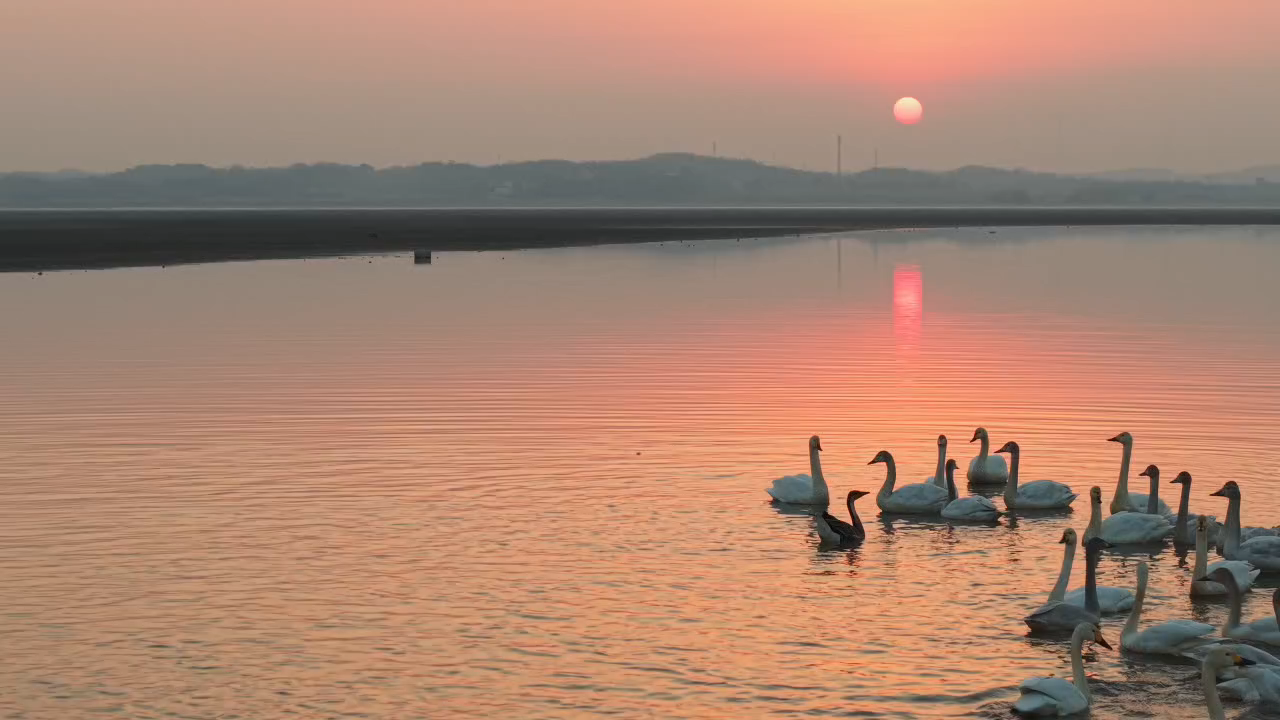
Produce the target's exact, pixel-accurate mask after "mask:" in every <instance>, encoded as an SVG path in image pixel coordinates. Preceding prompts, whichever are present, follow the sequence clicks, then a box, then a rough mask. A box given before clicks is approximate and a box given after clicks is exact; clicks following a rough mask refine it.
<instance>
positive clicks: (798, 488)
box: [765, 435, 831, 505]
mask: <svg viewBox="0 0 1280 720" xmlns="http://www.w3.org/2000/svg"><path fill="white" fill-rule="evenodd" d="M821 453H822V441H821V440H819V439H818V436H817V435H814V436H813V437H811V438H809V471H810V472H811V473H812V474H811V475H787V476H785V477H780V478H778V479H777V480H774V481H773V487H771V488H767V489H766V490H765V492H767V493H769V495H770V496H771V497H772V498H773V499H774V500H776V501H777V502H781V503H788V504H791V505H827V504H828V503H829V502H830V501H831V496H830V491H828V490H827V481H826V479H825V478H823V477H822V461H821V459H820V458H819V455H820V454H821Z"/></svg>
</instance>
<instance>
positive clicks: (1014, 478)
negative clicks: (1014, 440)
mask: <svg viewBox="0 0 1280 720" xmlns="http://www.w3.org/2000/svg"><path fill="white" fill-rule="evenodd" d="M1021 454H1022V453H1021V451H1020V450H1019V449H1018V448H1014V447H1011V448H1009V483H1008V484H1007V485H1005V486H1004V502H1005V504H1006V505H1013V504H1015V503H1014V500H1015V498H1017V497H1018V456H1019V455H1021Z"/></svg>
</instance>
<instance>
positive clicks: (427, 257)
mask: <svg viewBox="0 0 1280 720" xmlns="http://www.w3.org/2000/svg"><path fill="white" fill-rule="evenodd" d="M413 264H414V265H430V264H431V251H430V250H414V251H413Z"/></svg>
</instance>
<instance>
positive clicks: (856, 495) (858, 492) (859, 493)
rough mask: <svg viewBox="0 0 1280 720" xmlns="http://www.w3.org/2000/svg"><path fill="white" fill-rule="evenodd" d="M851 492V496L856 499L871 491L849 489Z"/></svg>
mask: <svg viewBox="0 0 1280 720" xmlns="http://www.w3.org/2000/svg"><path fill="white" fill-rule="evenodd" d="M851 492H852V493H853V497H854V499H855V500H856V499H858V498H860V497H866V496H868V495H870V494H871V493H869V492H867V491H866V490H853V491H851Z"/></svg>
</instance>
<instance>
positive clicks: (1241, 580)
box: [1191, 515, 1262, 597]
mask: <svg viewBox="0 0 1280 720" xmlns="http://www.w3.org/2000/svg"><path fill="white" fill-rule="evenodd" d="M1208 563H1209V532H1208V521H1207V520H1206V519H1205V516H1204V515H1201V516H1200V517H1198V518H1196V562H1195V567H1194V568H1193V569H1192V571H1191V597H1215V596H1219V595H1226V594H1227V588H1226V586H1225V585H1223V584H1222V583H1216V582H1213V581H1212V580H1200V579H1199V578H1202V577H1206V576H1207V575H1208V574H1209V573H1211V572H1213V571H1215V570H1226V571H1227V572H1230V573H1231V574H1232V575H1234V576H1235V579H1236V587H1238V588H1240V590H1242V591H1247V590H1249V588H1251V587H1252V586H1253V581H1254V580H1257V579H1258V575H1260V574H1262V571H1261V570H1259V569H1257V568H1255V567H1254V566H1252V565H1250V564H1249V563H1247V562H1244V561H1243V560H1219V561H1218V562H1216V563H1214V564H1212V565H1208ZM1206 565H1208V567H1206Z"/></svg>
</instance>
